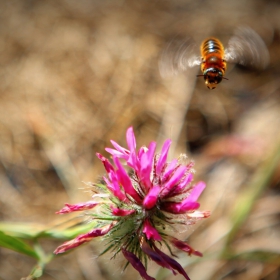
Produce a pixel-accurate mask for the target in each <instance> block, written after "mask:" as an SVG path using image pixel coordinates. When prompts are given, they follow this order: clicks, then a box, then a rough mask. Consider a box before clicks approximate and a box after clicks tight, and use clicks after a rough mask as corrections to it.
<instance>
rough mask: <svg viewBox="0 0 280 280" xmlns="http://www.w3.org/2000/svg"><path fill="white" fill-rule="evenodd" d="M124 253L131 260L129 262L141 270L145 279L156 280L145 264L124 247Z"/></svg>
mask: <svg viewBox="0 0 280 280" xmlns="http://www.w3.org/2000/svg"><path fill="white" fill-rule="evenodd" d="M122 253H123V255H124V257H125V258H126V259H127V260H128V261H129V263H130V264H131V265H132V266H133V267H134V268H135V269H136V270H137V271H138V272H139V274H140V275H141V277H142V278H144V279H145V280H156V279H155V278H153V277H151V276H149V275H148V274H147V271H146V269H145V267H144V265H143V264H142V263H141V261H140V260H139V259H138V258H137V257H136V256H135V255H134V254H133V253H131V252H129V251H126V250H125V249H123V248H122Z"/></svg>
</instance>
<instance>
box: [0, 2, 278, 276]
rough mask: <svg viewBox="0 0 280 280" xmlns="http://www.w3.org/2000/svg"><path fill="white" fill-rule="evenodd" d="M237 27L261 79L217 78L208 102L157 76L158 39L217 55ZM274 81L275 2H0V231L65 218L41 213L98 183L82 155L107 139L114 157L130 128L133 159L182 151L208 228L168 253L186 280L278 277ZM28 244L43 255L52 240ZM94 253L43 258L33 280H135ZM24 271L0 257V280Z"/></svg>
mask: <svg viewBox="0 0 280 280" xmlns="http://www.w3.org/2000/svg"><path fill="white" fill-rule="evenodd" d="M240 25H246V26H250V27H251V28H253V29H254V30H255V31H256V32H257V33H258V34H259V35H260V36H261V37H262V38H263V40H264V42H265V43H266V45H267V47H268V50H269V53H270V64H269V66H268V67H267V68H266V69H265V70H263V71H260V70H256V69H251V68H246V67H241V66H238V65H232V66H229V70H228V71H227V73H226V77H227V78H228V79H229V80H226V81H223V82H222V83H221V84H220V85H219V86H218V87H217V88H216V89H215V90H213V91H210V90H208V89H207V87H206V86H205V85H204V81H203V78H196V75H197V74H198V73H199V72H198V71H199V68H198V67H197V68H194V69H192V70H190V71H187V72H185V73H183V74H181V75H178V76H176V77H171V78H169V79H162V78H161V77H160V74H159V70H158V60H159V57H160V53H161V51H162V49H163V48H164V46H165V44H166V43H167V42H168V40H169V39H170V38H171V37H172V36H176V35H177V34H181V35H184V36H190V37H192V38H193V39H194V40H195V41H196V42H197V43H198V48H199V45H200V43H201V41H202V40H204V39H205V38H206V37H208V36H215V37H218V38H219V39H220V40H221V41H222V42H223V43H224V44H225V45H226V43H227V41H228V40H229V38H230V37H231V35H232V34H233V33H234V30H235V28H236V27H238V26H240ZM279 75H280V3H279V1H277V0H274V1H273V0H270V1H267V0H247V1H242V0H236V1H230V0H216V1H206V0H196V1H193V0H175V1H164V0H160V1H148V0H142V1H129V0H127V1H125V0H123V1H122V0H119V1H113V0H112V1H101V0H99V1H98V0H92V1H90V0H81V1H75V0H61V1H54V0H46V1H34V0H29V1H27V0H26V1H23V0H11V1H4V0H1V1H0V77H1V82H0V176H1V181H0V218H1V221H3V222H14V223H31V224H33V225H34V227H42V229H44V228H46V229H47V228H50V227H53V226H56V225H58V224H61V223H64V222H65V221H67V220H69V219H70V217H69V216H67V215H66V216H62V217H61V216H58V215H55V211H57V210H59V209H60V208H61V207H62V206H63V205H64V203H65V202H71V203H77V202H81V201H86V200H89V198H90V193H89V192H88V191H87V189H86V186H85V185H84V184H83V181H85V182H88V181H91V182H96V181H98V179H99V178H100V177H101V176H102V175H103V173H104V170H103V166H102V165H101V163H100V161H99V160H97V158H96V156H95V153H96V152H101V153H103V154H106V153H105V151H104V148H105V147H108V146H110V142H109V141H110V139H114V140H115V141H117V142H119V143H121V144H122V145H126V142H125V131H126V129H127V128H128V127H129V126H131V125H133V127H134V131H135V134H136V137H137V144H138V147H139V146H141V145H148V143H149V142H150V141H152V140H157V141H158V142H159V145H160V143H162V142H163V140H164V139H166V138H170V139H172V140H173V142H172V151H171V152H172V154H173V155H174V156H176V157H177V156H179V155H180V154H181V153H187V155H188V157H189V159H193V160H194V161H195V163H196V164H195V169H196V176H195V181H199V180H204V181H205V182H206V183H207V190H206V191H205V192H204V194H203V196H202V197H201V199H200V202H201V209H203V210H210V211H211V212H212V215H211V217H210V218H208V219H207V220H204V221H202V222H200V223H198V224H197V225H196V226H195V227H191V228H190V229H188V231H182V232H181V234H182V235H183V238H188V239H187V240H188V242H189V243H190V244H191V245H192V246H193V247H194V248H195V249H197V250H199V251H201V252H203V254H204V257H203V258H201V259H198V258H197V257H194V256H193V257H191V258H190V257H188V256H187V254H185V255H181V254H179V256H180V259H179V261H180V263H181V264H182V265H183V266H184V267H185V269H186V271H187V273H188V274H189V276H190V278H191V279H192V280H204V279H205V280H207V279H226V280H229V279H234V280H237V279H265V280H268V279H269V280H277V279H280V270H279V265H280V257H279V253H280V242H279V235H280V234H279V233H280V231H279V229H280V228H279V214H280V192H279V187H280V186H279V179H280V176H279V175H280V173H279V172H280V165H279V152H280V151H279V147H280V146H279V143H280V141H279V140H280V130H279V125H280V79H279ZM158 147H159V146H158ZM106 155H107V154H106ZM73 222H74V223H75V221H73ZM40 242H41V243H42V246H43V247H44V249H45V251H46V252H48V253H50V252H52V251H53V250H54V249H55V248H56V246H58V245H59V244H61V242H62V240H56V241H53V240H48V239H46V240H42V241H40ZM99 243H100V242H99V241H96V242H91V243H90V245H87V246H83V247H81V248H79V249H77V250H75V251H74V252H72V253H70V254H66V255H64V256H59V257H57V258H56V259H55V261H52V262H50V263H49V264H48V265H47V267H46V269H45V273H44V276H42V277H41V278H40V279H42V280H50V279H70V280H72V279H75V280H77V279H81V280H83V279H84V280H89V279H106V280H107V279H109V280H113V279H131V277H135V279H136V278H137V279H140V276H138V274H137V272H135V271H134V270H133V269H132V268H131V267H129V268H128V269H127V272H125V273H123V274H122V266H123V264H124V262H123V259H122V257H120V260H117V261H111V260H110V254H107V255H105V256H102V257H100V258H97V255H98V252H100V247H101V246H102V244H101V245H100V244H99ZM224 250H226V253H225V251H224ZM228 250H230V252H231V254H227V253H228ZM35 264H36V261H35V260H33V259H32V258H30V257H27V256H24V255H21V254H18V253H16V252H13V251H11V250H8V249H3V248H0V279H1V280H2V279H3V280H13V279H21V278H22V277H26V276H27V275H28V274H29V273H30V271H31V269H32V268H33V266H34V265H35ZM149 267H151V268H150V269H151V270H149V271H151V273H150V275H152V276H155V275H156V272H157V268H156V266H155V267H154V266H153V265H152V266H149ZM165 272H166V271H164V273H165ZM158 277H161V278H160V279H178V280H179V279H183V277H182V276H181V275H179V276H173V275H170V274H166V275H164V276H162V275H161V276H158Z"/></svg>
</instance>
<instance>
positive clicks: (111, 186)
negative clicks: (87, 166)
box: [103, 173, 127, 201]
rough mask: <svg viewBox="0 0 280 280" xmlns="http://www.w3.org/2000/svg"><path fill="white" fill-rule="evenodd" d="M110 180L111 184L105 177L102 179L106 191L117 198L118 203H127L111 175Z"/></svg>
mask: <svg viewBox="0 0 280 280" xmlns="http://www.w3.org/2000/svg"><path fill="white" fill-rule="evenodd" d="M109 175H111V176H110V179H111V181H112V182H110V181H109V180H108V179H107V178H106V177H103V180H104V181H105V183H106V187H107V189H108V190H109V191H110V192H111V193H112V194H113V195H114V196H115V197H117V198H118V199H119V200H120V201H127V198H126V196H125V194H124V193H123V192H122V191H121V189H120V186H119V183H118V181H117V179H114V176H113V174H111V173H110V174H109Z"/></svg>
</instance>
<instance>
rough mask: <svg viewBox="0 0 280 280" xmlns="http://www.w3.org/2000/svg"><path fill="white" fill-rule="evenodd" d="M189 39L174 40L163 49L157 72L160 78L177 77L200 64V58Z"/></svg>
mask: <svg viewBox="0 0 280 280" xmlns="http://www.w3.org/2000/svg"><path fill="white" fill-rule="evenodd" d="M195 47H196V45H195V44H194V42H193V40H192V39H191V38H184V39H180V38H178V37H177V38H174V39H172V40H171V41H170V42H169V43H168V44H167V46H166V47H165V48H164V49H163V51H162V54H161V57H160V60H159V71H160V74H161V76H162V77H164V78H165V77H168V76H173V75H177V74H178V73H180V72H183V71H185V70H187V69H188V68H189V67H193V66H196V65H200V64H201V57H200V56H199V55H197V54H196V53H195V51H194V50H195Z"/></svg>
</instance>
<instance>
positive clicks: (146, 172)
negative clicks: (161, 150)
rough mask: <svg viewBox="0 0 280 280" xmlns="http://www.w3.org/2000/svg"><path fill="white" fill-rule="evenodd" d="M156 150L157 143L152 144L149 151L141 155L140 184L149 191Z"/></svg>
mask: <svg viewBox="0 0 280 280" xmlns="http://www.w3.org/2000/svg"><path fill="white" fill-rule="evenodd" d="M155 149H156V143H155V142H151V143H150V145H149V148H148V150H147V151H146V152H145V153H143V154H142V155H141V158H140V166H141V169H140V172H139V174H138V176H139V179H140V182H141V183H142V185H143V186H144V187H145V188H146V190H149V189H150V187H151V185H152V184H151V172H152V168H153V163H154V162H153V159H154V154H155Z"/></svg>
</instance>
